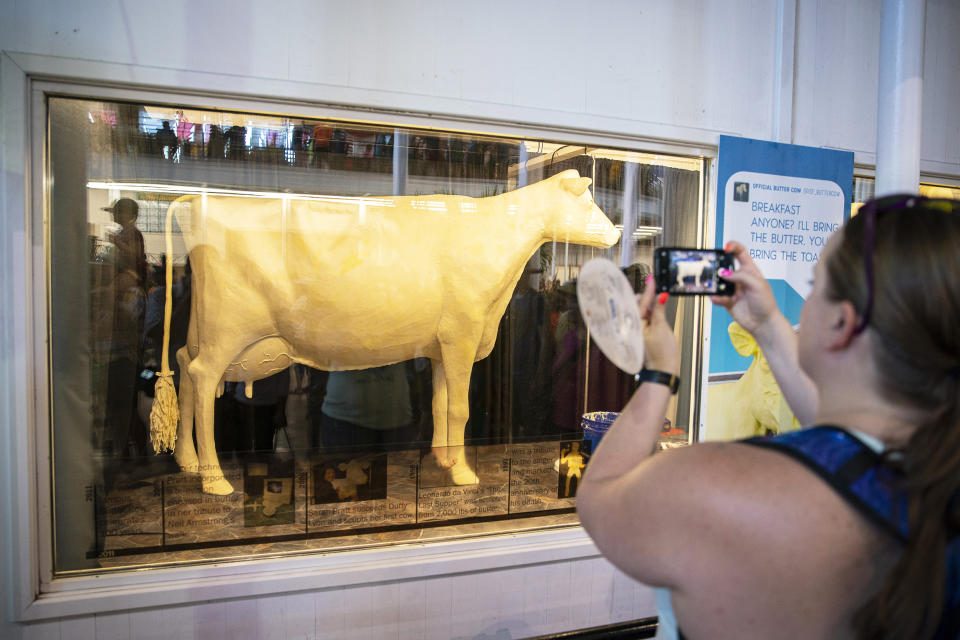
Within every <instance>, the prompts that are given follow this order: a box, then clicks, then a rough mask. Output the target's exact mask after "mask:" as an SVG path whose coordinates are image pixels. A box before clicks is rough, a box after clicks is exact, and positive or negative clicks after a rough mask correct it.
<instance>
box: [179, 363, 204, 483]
mask: <svg viewBox="0 0 960 640" xmlns="http://www.w3.org/2000/svg"><path fill="white" fill-rule="evenodd" d="M177 363H179V365H180V393H179V394H178V395H179V403H180V425H179V426H178V427H177V444H176V447H175V448H174V451H173V459H174V460H176V461H177V464H178V465H179V466H180V469H181V470H182V471H186V472H187V473H197V472H198V471H199V470H200V461H199V460H198V459H197V450H196V448H194V446H193V410H194V402H195V398H194V388H193V379H192V378H191V377H190V374H188V373H187V370H188V369H189V367H190V353H189V352H188V351H187V348H186V347H181V348H180V349H179V350H178V351H177Z"/></svg>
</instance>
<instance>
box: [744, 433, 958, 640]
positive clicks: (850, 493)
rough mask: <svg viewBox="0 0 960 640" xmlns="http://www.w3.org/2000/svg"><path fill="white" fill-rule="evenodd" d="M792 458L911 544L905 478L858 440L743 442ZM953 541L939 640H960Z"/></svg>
mask: <svg viewBox="0 0 960 640" xmlns="http://www.w3.org/2000/svg"><path fill="white" fill-rule="evenodd" d="M742 442H743V443H745V444H750V445H754V446H759V447H765V448H768V449H774V450H776V451H780V452H781V453H783V454H785V455H788V456H790V457H791V458H793V459H795V460H797V461H798V462H800V463H802V464H803V465H804V466H806V467H807V468H808V469H810V470H811V471H813V472H814V473H816V474H817V475H818V476H819V477H820V478H821V479H823V480H824V481H825V482H826V483H827V484H829V485H830V486H831V487H832V488H833V489H834V490H835V491H836V492H837V493H838V494H840V495H841V496H842V497H843V498H844V499H845V500H847V502H849V503H850V504H851V505H852V506H853V507H855V508H856V509H857V510H859V511H860V512H861V513H862V514H863V515H864V516H865V517H866V518H868V519H869V520H870V521H871V522H873V523H875V524H876V525H878V526H879V527H881V528H883V529H885V530H886V531H889V532H890V533H891V534H892V535H894V536H896V537H897V538H899V539H900V540H901V541H903V542H906V541H907V539H908V538H909V535H910V526H909V511H908V496H907V491H906V489H905V488H904V486H903V476H902V474H901V473H900V472H898V471H897V470H895V469H893V468H892V467H890V465H889V464H887V463H886V462H885V461H884V459H883V456H881V455H879V454H878V453H876V452H875V451H873V450H872V449H870V448H869V447H868V446H867V445H865V444H864V443H863V442H861V441H860V440H859V439H858V438H857V437H856V436H854V435H852V434H851V433H849V432H848V431H845V430H843V429H840V428H837V427H832V426H822V427H813V428H810V429H804V430H801V431H793V432H790V433H785V434H781V435H778V436H769V437H763V438H751V439H749V440H743V441H742ZM951 533H952V535H951V536H950V538H949V540H948V542H947V552H946V563H947V576H946V577H947V579H946V600H945V602H944V607H943V617H942V619H941V625H940V629H938V631H937V635H936V638H942V639H944V640H946V639H953V640H955V639H956V638H960V532H958V531H953V532H951Z"/></svg>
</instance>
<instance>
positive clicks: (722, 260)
mask: <svg viewBox="0 0 960 640" xmlns="http://www.w3.org/2000/svg"><path fill="white" fill-rule="evenodd" d="M721 269H733V254H732V253H726V252H725V251H721V250H720V249H692V248H688V247H660V248H659V249H655V250H654V252H653V273H654V277H655V279H656V283H657V292H658V293H659V292H661V291H666V292H667V293H669V294H670V295H672V296H732V295H733V288H734V287H733V283H732V282H727V281H726V280H724V279H723V278H721V277H720V275H719V271H720V270H721Z"/></svg>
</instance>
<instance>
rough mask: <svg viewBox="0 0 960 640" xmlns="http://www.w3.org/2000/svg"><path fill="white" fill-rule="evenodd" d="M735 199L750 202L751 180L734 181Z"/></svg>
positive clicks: (735, 200)
mask: <svg viewBox="0 0 960 640" xmlns="http://www.w3.org/2000/svg"><path fill="white" fill-rule="evenodd" d="M733 201H734V202H750V183H749V182H734V183H733Z"/></svg>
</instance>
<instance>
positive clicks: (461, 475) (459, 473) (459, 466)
mask: <svg viewBox="0 0 960 640" xmlns="http://www.w3.org/2000/svg"><path fill="white" fill-rule="evenodd" d="M448 472H449V473H450V479H451V480H453V483H454V484H479V483H480V478H478V477H477V474H476V473H474V471H473V469H471V468H470V465H468V464H467V463H466V462H461V461H457V462H455V463H453V466H452V467H450V469H449V470H448Z"/></svg>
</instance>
